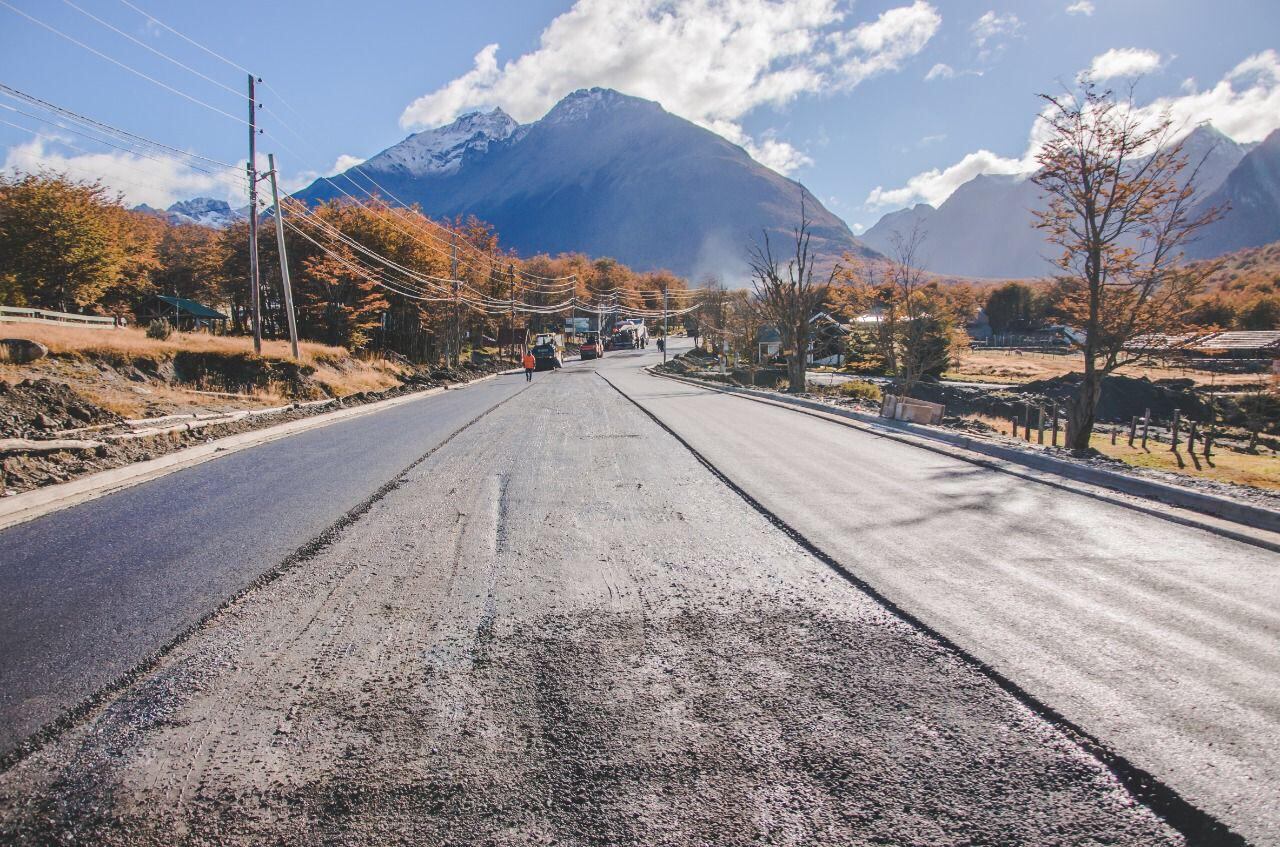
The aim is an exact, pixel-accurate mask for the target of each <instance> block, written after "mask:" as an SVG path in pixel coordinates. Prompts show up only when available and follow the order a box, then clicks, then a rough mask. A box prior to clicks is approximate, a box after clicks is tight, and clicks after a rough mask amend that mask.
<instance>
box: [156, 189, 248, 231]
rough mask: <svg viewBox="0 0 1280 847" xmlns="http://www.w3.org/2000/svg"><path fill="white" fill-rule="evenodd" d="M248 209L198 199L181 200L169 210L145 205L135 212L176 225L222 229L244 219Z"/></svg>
mask: <svg viewBox="0 0 1280 847" xmlns="http://www.w3.org/2000/svg"><path fill="white" fill-rule="evenodd" d="M248 208H249V207H248V206H245V207H244V209H232V208H231V205H230V204H229V203H227V202H226V201H225V200H214V199H211V198H209V197H196V198H195V199H193V200H180V201H178V202H177V203H174V204H173V205H172V206H170V207H169V208H168V209H156V208H153V207H151V206H148V205H147V204H146V203H143V204H142V205H140V206H135V207H134V211H136V212H147V213H149V214H153V215H159V216H160V217H162V218H165V219H166V220H168V221H169V222H170V223H174V224H196V225H197V226H207V227H211V228H213V229H222V228H223V227H224V226H228V225H230V224H232V223H234V222H235V221H237V220H239V219H240V218H243V217H244V216H245V214H246V212H247V210H248Z"/></svg>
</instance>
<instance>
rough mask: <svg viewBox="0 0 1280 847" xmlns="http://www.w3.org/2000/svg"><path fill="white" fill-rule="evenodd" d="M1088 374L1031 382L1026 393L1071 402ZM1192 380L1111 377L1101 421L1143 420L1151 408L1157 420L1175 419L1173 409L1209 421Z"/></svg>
mask: <svg viewBox="0 0 1280 847" xmlns="http://www.w3.org/2000/svg"><path fill="white" fill-rule="evenodd" d="M1083 381H1084V374H1079V373H1071V374H1066V375H1065V376H1060V377H1055V378H1053V379H1043V380H1039V381H1037V382H1028V383H1027V384H1026V385H1024V386H1022V388H1023V390H1024V391H1027V392H1030V393H1033V394H1038V395H1040V396H1043V397H1046V398H1048V399H1050V400H1056V401H1057V402H1059V403H1064V402H1067V401H1069V400H1070V399H1071V398H1072V397H1074V396H1075V395H1076V393H1077V392H1079V390H1080V384H1081V383H1082V382H1083ZM1194 385H1195V383H1194V382H1192V381H1191V380H1189V379H1162V380H1159V381H1157V382H1152V381H1151V380H1149V379H1147V378H1146V377H1142V378H1140V379H1134V378H1133V377H1127V376H1115V375H1113V376H1109V377H1106V378H1105V379H1104V380H1103V381H1102V399H1101V400H1099V401H1098V418H1099V419H1100V420H1106V421H1128V420H1129V419H1131V418H1133V417H1135V416H1137V417H1141V416H1142V415H1143V413H1145V412H1146V411H1147V410H1148V409H1150V410H1151V416H1152V417H1153V418H1156V419H1159V420H1164V419H1166V418H1171V417H1173V410H1174V409H1178V410H1180V411H1181V412H1182V417H1183V418H1184V419H1194V420H1208V418H1209V405H1208V404H1207V403H1205V402H1204V401H1203V400H1202V399H1201V398H1200V396H1199V395H1198V394H1196V393H1195V391H1194Z"/></svg>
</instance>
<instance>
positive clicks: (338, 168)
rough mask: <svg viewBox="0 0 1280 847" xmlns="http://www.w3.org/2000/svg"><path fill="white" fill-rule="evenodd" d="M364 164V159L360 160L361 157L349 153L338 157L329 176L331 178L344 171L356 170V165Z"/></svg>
mask: <svg viewBox="0 0 1280 847" xmlns="http://www.w3.org/2000/svg"><path fill="white" fill-rule="evenodd" d="M363 164H364V159H362V158H360V157H359V156H352V155H351V154H349V153H343V154H341V155H340V156H338V158H337V161H335V162H334V163H333V167H332V168H330V169H329V174H327V175H329V176H331V175H333V174H340V173H342V172H343V171H346V170H350V169H351V168H354V167H355V166H356V165H363Z"/></svg>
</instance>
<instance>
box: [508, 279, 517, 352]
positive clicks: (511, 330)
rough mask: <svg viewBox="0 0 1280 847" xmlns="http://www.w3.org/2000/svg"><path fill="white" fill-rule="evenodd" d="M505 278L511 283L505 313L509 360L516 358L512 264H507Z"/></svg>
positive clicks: (514, 297)
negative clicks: (507, 306) (509, 351)
mask: <svg viewBox="0 0 1280 847" xmlns="http://www.w3.org/2000/svg"><path fill="white" fill-rule="evenodd" d="M507 277H508V281H509V282H510V283H511V288H510V291H509V293H510V294H511V310H510V311H509V312H507V343H509V344H510V345H511V358H513V359H514V358H515V357H516V266H515V263H514V262H508V263H507Z"/></svg>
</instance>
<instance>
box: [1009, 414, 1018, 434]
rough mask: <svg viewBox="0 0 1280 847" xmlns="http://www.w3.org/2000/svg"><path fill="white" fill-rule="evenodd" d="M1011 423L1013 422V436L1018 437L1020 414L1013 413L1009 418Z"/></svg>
mask: <svg viewBox="0 0 1280 847" xmlns="http://www.w3.org/2000/svg"><path fill="white" fill-rule="evenodd" d="M1009 423H1011V424H1013V437H1014V438H1017V437H1018V416H1017V415H1013V416H1012V417H1010V418H1009Z"/></svg>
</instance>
